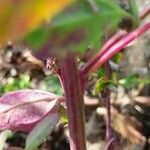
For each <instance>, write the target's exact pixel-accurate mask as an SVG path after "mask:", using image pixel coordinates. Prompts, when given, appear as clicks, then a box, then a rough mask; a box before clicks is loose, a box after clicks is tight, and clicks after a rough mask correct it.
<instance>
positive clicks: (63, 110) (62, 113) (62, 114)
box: [59, 105, 68, 124]
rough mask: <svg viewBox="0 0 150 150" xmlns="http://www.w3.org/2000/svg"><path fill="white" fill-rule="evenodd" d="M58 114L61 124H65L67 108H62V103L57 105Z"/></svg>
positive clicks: (66, 121)
mask: <svg viewBox="0 0 150 150" xmlns="http://www.w3.org/2000/svg"><path fill="white" fill-rule="evenodd" d="M59 115H60V121H61V122H62V123H63V124H67V123H68V114H67V109H66V108H64V107H63V106H62V105H61V106H60V107H59Z"/></svg>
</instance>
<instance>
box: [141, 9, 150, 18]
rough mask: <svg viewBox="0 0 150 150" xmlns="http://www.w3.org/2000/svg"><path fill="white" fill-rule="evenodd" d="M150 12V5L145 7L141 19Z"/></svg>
mask: <svg viewBox="0 0 150 150" xmlns="http://www.w3.org/2000/svg"><path fill="white" fill-rule="evenodd" d="M149 14H150V7H149V8H145V9H144V10H143V11H142V12H141V14H140V18H141V20H143V19H144V18H146V17H147V16H148V15H149Z"/></svg>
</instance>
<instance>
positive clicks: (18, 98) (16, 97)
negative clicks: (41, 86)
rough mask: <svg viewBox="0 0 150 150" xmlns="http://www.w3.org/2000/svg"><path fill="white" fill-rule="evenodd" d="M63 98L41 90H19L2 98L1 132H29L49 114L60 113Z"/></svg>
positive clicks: (0, 100)
mask: <svg viewBox="0 0 150 150" xmlns="http://www.w3.org/2000/svg"><path fill="white" fill-rule="evenodd" d="M62 100H63V98H62V97H59V96H57V95H55V94H53V93H49V92H45V91H41V90H33V89H30V90H19V91H15V92H10V93H7V94H5V95H3V96H2V97H0V131H1V130H5V129H10V130H12V131H24V132H29V131H30V130H31V129H32V128H33V127H34V126H35V125H36V124H37V123H38V122H39V121H40V120H41V119H42V118H44V117H45V116H46V115H47V114H48V113H56V112H58V109H59V106H60V103H61V102H62Z"/></svg>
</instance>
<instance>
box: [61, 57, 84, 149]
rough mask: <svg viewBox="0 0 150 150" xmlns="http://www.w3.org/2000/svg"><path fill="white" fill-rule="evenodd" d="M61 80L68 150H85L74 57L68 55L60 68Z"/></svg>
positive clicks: (80, 102) (79, 93) (79, 89)
mask: <svg viewBox="0 0 150 150" xmlns="http://www.w3.org/2000/svg"><path fill="white" fill-rule="evenodd" d="M61 78H62V79H63V86H64V91H65V96H66V104H67V110H68V120H69V133H70V149H71V150H86V143H85V127H84V105H83V90H82V89H81V88H82V86H81V78H80V75H79V69H78V68H77V64H76V59H75V56H74V55H72V54H71V55H68V56H67V57H66V58H65V59H64V61H63V63H62V67H61Z"/></svg>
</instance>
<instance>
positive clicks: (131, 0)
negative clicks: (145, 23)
mask: <svg viewBox="0 0 150 150" xmlns="http://www.w3.org/2000/svg"><path fill="white" fill-rule="evenodd" d="M128 1H129V6H130V11H131V15H132V16H133V17H134V21H135V23H136V26H138V25H139V24H140V17H139V13H138V8H137V4H136V1H135V0H128Z"/></svg>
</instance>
